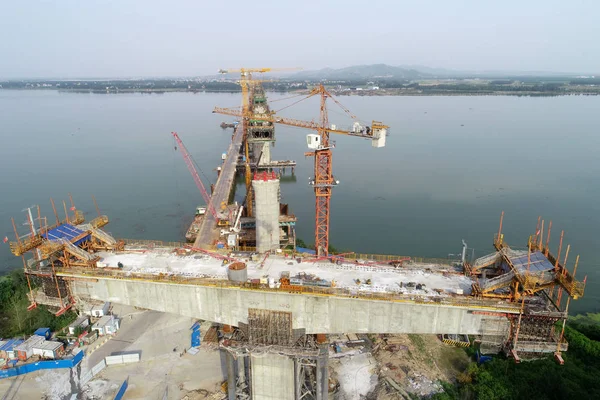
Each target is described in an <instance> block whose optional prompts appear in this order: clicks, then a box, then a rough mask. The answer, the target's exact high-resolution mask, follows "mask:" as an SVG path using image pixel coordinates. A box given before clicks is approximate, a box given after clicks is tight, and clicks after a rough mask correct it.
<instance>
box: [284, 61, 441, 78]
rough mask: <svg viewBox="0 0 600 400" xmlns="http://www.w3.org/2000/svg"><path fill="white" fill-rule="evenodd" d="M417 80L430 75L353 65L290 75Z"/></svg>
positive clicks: (409, 70) (393, 68) (399, 69)
mask: <svg viewBox="0 0 600 400" xmlns="http://www.w3.org/2000/svg"><path fill="white" fill-rule="evenodd" d="M384 77H385V78H389V79H419V78H430V77H432V74H429V73H425V72H421V71H418V70H416V69H412V68H403V67H394V66H391V65H386V64H372V65H355V66H352V67H346V68H339V69H332V68H324V69H320V70H317V71H301V72H298V73H296V74H293V75H290V76H289V78H291V79H328V80H352V79H374V78H384Z"/></svg>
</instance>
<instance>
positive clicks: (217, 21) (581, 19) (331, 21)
mask: <svg viewBox="0 0 600 400" xmlns="http://www.w3.org/2000/svg"><path fill="white" fill-rule="evenodd" d="M599 20H600V1H598V0H590V1H577V0H569V1H566V0H518V1H513V0H502V1H500V0H473V1H470V0H464V1H460V0H438V1H427V0H420V1H418V0H415V1H402V0H396V1H367V0H361V1H355V0H338V1H324V0H321V1H319V0H300V1H290V0H279V1H262V0H253V1H239V0H226V1H221V0H211V1H206V0H195V1H193V0H186V1H183V0H181V1H178V0H171V1H167V0H164V1H158V0H144V1H141V0H140V1H138V0H135V1H134V0H118V1H112V0H104V1H95V0H52V1H27V0H0V78H14V77H125V76H130V77H131V76H166V75H168V76H182V75H183V76H191V75H206V74H212V73H214V72H215V71H216V70H217V69H218V68H234V67H242V66H244V67H296V66H299V67H303V68H304V69H318V68H323V67H334V68H336V67H344V66H349V65H356V64H373V63H386V64H391V65H408V64H420V65H426V66H431V67H443V68H452V69H462V70H479V71H481V70H530V71H531V70H537V71H566V72H571V71H572V72H600V67H599V66H600V52H599V51H598V48H599V46H598V44H599V43H600V42H599V40H600V23H599V22H598V21H599Z"/></svg>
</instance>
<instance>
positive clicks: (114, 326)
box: [92, 315, 119, 336]
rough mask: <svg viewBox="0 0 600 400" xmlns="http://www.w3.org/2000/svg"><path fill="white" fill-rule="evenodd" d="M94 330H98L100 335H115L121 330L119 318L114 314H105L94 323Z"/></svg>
mask: <svg viewBox="0 0 600 400" xmlns="http://www.w3.org/2000/svg"><path fill="white" fill-rule="evenodd" d="M92 330H94V331H98V335H100V336H104V335H114V334H115V333H117V331H118V330H119V320H118V319H116V318H115V317H114V316H113V315H105V316H104V317H102V318H100V319H99V320H98V322H96V323H95V324H94V325H92Z"/></svg>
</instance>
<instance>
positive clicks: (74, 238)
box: [42, 224, 90, 246]
mask: <svg viewBox="0 0 600 400" xmlns="http://www.w3.org/2000/svg"><path fill="white" fill-rule="evenodd" d="M42 236H43V237H45V238H46V239H48V240H50V241H53V242H59V241H61V239H64V240H68V241H69V242H71V243H73V244H74V245H75V246H78V245H80V244H81V243H83V242H86V241H88V240H90V235H89V234H87V233H86V232H85V231H82V230H81V229H79V228H77V227H75V226H73V225H71V224H62V225H60V226H57V227H56V228H54V229H50V230H49V231H48V232H47V233H44V234H42Z"/></svg>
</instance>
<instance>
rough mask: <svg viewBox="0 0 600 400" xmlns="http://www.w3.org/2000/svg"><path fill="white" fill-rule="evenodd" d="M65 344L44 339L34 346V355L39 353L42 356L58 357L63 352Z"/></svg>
mask: <svg viewBox="0 0 600 400" xmlns="http://www.w3.org/2000/svg"><path fill="white" fill-rule="evenodd" d="M63 349H64V347H63V344H62V343H60V342H52V341H49V340H44V341H43V342H40V343H38V344H36V345H35V346H33V347H32V351H33V354H34V355H38V356H40V357H42V358H52V359H55V358H57V357H58V356H59V355H60V354H61V353H62V352H63Z"/></svg>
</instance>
